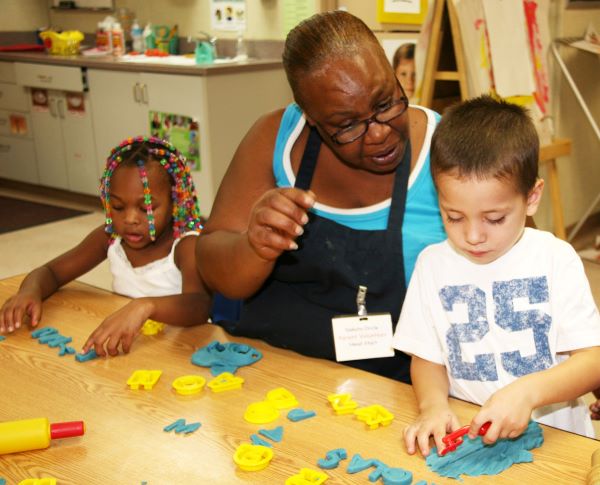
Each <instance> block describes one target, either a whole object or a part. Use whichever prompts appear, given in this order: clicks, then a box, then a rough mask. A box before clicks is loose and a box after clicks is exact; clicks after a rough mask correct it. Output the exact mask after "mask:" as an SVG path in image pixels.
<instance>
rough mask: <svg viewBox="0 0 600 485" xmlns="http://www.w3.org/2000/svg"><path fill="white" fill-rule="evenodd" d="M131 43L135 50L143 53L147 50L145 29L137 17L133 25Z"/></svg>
mask: <svg viewBox="0 0 600 485" xmlns="http://www.w3.org/2000/svg"><path fill="white" fill-rule="evenodd" d="M131 43H132V48H133V50H134V51H135V52H140V53H142V52H144V51H145V50H146V46H145V43H144V30H143V29H142V27H141V26H140V24H139V23H138V21H137V19H135V20H134V21H133V25H132V26H131Z"/></svg>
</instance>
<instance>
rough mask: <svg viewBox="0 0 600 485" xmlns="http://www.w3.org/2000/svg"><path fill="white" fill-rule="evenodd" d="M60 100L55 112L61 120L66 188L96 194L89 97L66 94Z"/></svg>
mask: <svg viewBox="0 0 600 485" xmlns="http://www.w3.org/2000/svg"><path fill="white" fill-rule="evenodd" d="M64 98H65V99H64V100H62V99H61V100H59V104H58V108H59V109H58V113H59V116H60V117H61V121H62V134H63V140H64V143H65V160H66V163H67V174H68V179H69V189H70V190H72V191H74V192H82V193H86V194H92V195H97V194H98V180H99V177H100V176H99V173H98V172H99V171H98V164H97V163H96V145H95V143H94V132H93V127H92V114H91V110H90V101H89V95H88V94H87V93H73V92H68V93H64ZM63 102H65V104H64V105H63V104H62V103H63Z"/></svg>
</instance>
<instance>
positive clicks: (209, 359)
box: [192, 340, 262, 376]
mask: <svg viewBox="0 0 600 485" xmlns="http://www.w3.org/2000/svg"><path fill="white" fill-rule="evenodd" d="M261 358H262V353H261V352H260V351H259V350H257V349H255V348H254V347H251V346H250V345H246V344H237V343H233V342H231V343H224V344H222V343H221V342H219V341H217V340H215V341H214V342H211V343H210V344H208V345H207V346H206V347H202V348H201V349H198V350H196V352H194V353H193V354H192V364H195V365H199V366H201V367H210V373H211V374H212V375H213V376H217V375H219V374H221V373H223V372H230V373H231V374H235V371H237V370H238V367H243V366H245V365H250V364H254V363H255V362H257V361H259V360H260V359H261Z"/></svg>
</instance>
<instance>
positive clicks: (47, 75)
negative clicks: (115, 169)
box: [15, 63, 99, 195]
mask: <svg viewBox="0 0 600 485" xmlns="http://www.w3.org/2000/svg"><path fill="white" fill-rule="evenodd" d="M15 72H16V81H17V83H18V84H20V85H22V86H27V92H28V102H29V108H30V111H31V120H32V125H33V134H34V137H33V138H34V145H35V151H36V154H37V166H38V173H39V183H40V184H42V185H47V186H49V187H54V188H60V189H66V190H71V191H74V192H82V193H87V194H93V195H97V193H98V179H99V173H98V168H97V163H96V149H95V142H94V132H93V125H92V115H91V112H90V111H91V107H90V102H89V95H88V94H87V93H86V92H85V89H86V82H85V73H84V71H83V70H82V69H81V68H79V67H62V66H49V65H45V64H26V63H16V65H15Z"/></svg>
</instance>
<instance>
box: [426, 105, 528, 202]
mask: <svg viewBox="0 0 600 485" xmlns="http://www.w3.org/2000/svg"><path fill="white" fill-rule="evenodd" d="M539 148H540V142H539V138H538V135H537V132H536V129H535V126H534V125H533V122H532V121H531V118H530V117H529V114H528V113H527V110H526V109H524V108H522V107H521V106H517V105H516V104H512V103H507V102H506V101H502V100H496V99H494V98H492V97H491V96H480V97H477V98H473V99H470V100H467V101H465V102H463V103H460V104H457V105H454V106H452V107H451V108H449V109H448V111H447V112H446V113H444V115H443V116H442V120H441V122H440V123H439V124H438V126H437V128H436V130H435V133H434V134H433V138H432V141H431V175H432V177H433V180H434V183H435V180H436V177H437V176H438V175H440V174H443V173H450V172H453V173H455V174H456V175H457V176H458V177H461V178H462V177H472V176H475V177H477V178H480V179H486V178H490V177H494V178H501V179H508V180H512V181H514V182H515V187H516V189H517V190H518V191H519V192H520V193H522V194H523V195H524V196H527V195H528V194H529V192H530V191H531V189H532V188H533V187H534V185H535V182H536V180H537V178H538V159H539Z"/></svg>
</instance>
